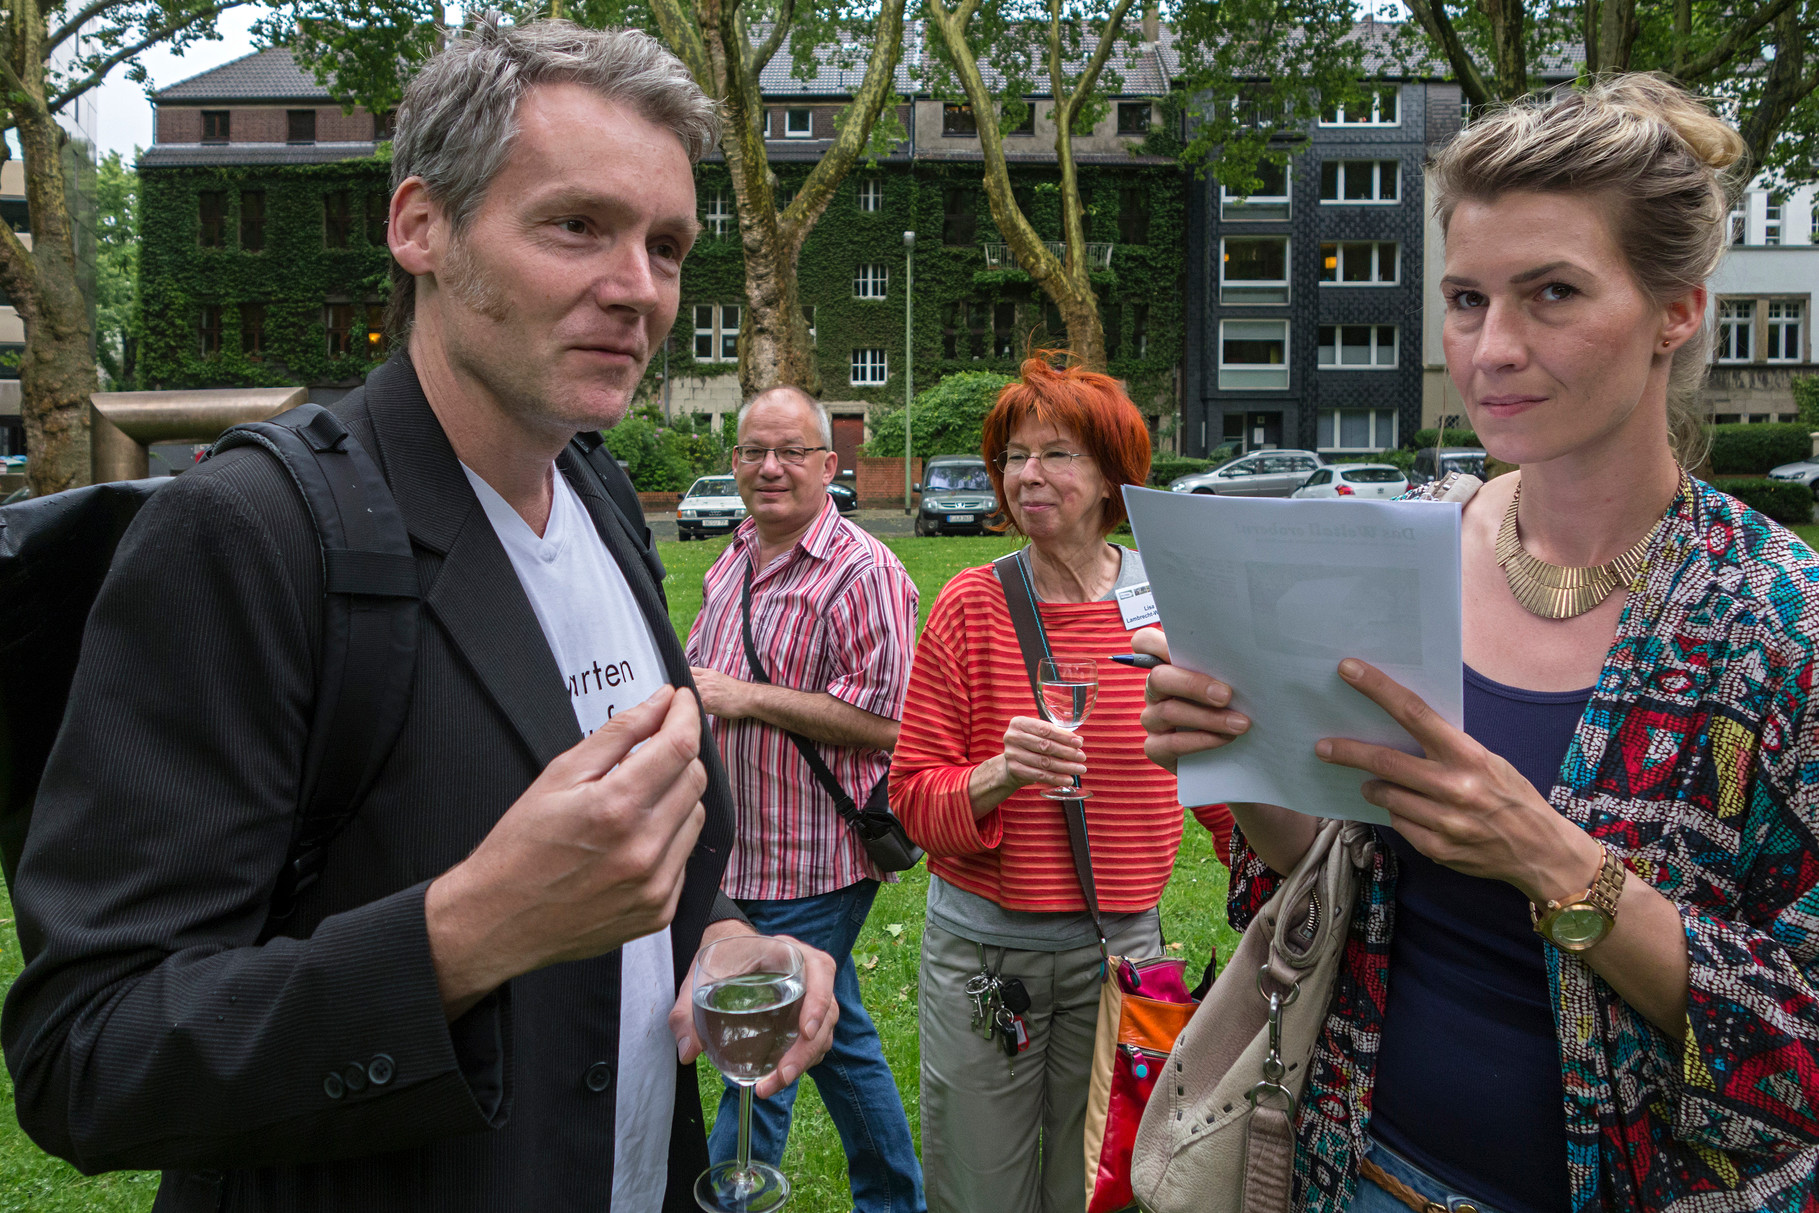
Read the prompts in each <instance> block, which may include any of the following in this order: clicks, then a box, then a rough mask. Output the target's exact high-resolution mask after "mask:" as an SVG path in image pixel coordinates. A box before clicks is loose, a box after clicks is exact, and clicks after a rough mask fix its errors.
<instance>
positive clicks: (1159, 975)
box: [1086, 956, 1217, 1213]
mask: <svg viewBox="0 0 1819 1213" xmlns="http://www.w3.org/2000/svg"><path fill="white" fill-rule="evenodd" d="M1111 967H1112V980H1110V981H1107V982H1105V983H1103V984H1102V985H1101V986H1100V987H1099V1034H1098V1037H1097V1039H1096V1040H1095V1041H1094V1043H1093V1076H1092V1085H1091V1086H1090V1087H1089V1088H1088V1091H1087V1097H1086V1213H1116V1211H1117V1210H1119V1209H1127V1208H1129V1207H1130V1206H1131V1205H1132V1204H1133V1203H1134V1202H1135V1200H1136V1198H1135V1197H1134V1196H1133V1195H1132V1194H1131V1148H1132V1146H1133V1145H1134V1144H1135V1142H1136V1140H1137V1125H1138V1123H1139V1122H1140V1121H1142V1119H1143V1108H1144V1105H1146V1104H1147V1103H1149V1097H1150V1092H1151V1091H1153V1090H1155V1088H1156V1080H1157V1078H1159V1077H1160V1076H1161V1074H1162V1066H1163V1063H1164V1062H1166V1061H1167V1060H1168V1055H1169V1050H1170V1049H1172V1048H1174V1047H1175V1037H1176V1036H1178V1035H1180V1033H1181V1030H1182V1029H1183V1028H1185V1027H1187V1021H1188V1020H1189V1019H1191V1018H1192V1017H1193V1014H1194V1008H1196V1007H1198V1006H1199V1005H1200V998H1201V997H1202V996H1203V995H1204V994H1205V992H1206V988H1207V986H1208V985H1209V984H1210V981H1211V978H1212V974H1213V970H1214V968H1216V967H1217V966H1216V965H1215V964H1213V963H1209V964H1208V965H1207V967H1206V975H1207V980H1206V981H1203V982H1202V983H1201V986H1200V988H1199V989H1196V990H1193V991H1189V990H1188V988H1187V976H1186V973H1187V962H1186V961H1183V960H1177V959H1175V958H1174V957H1169V956H1157V957H1154V958H1151V959H1148V960H1132V959H1130V958H1129V957H1119V956H1114V957H1112V958H1111Z"/></svg>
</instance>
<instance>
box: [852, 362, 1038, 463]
mask: <svg viewBox="0 0 1819 1213" xmlns="http://www.w3.org/2000/svg"><path fill="white" fill-rule="evenodd" d="M1015 382H1016V380H1014V379H1012V378H1011V377H1010V376H1009V375H999V374H995V373H993V372H991V371H962V372H961V373H960V374H958V375H949V376H948V377H947V378H946V379H943V380H942V381H941V382H940V383H937V384H936V385H935V386H934V387H931V388H926V389H924V390H923V391H920V392H918V393H916V398H915V400H914V401H913V402H912V406H913V407H912V408H911V410H910V411H911V413H912V414H914V425H915V433H914V435H913V437H914V439H915V441H914V451H915V454H916V456H917V457H918V458H923V457H926V458H933V457H934V456H936V455H977V454H978V453H979V451H980V449H981V448H982V447H983V446H984V444H985V440H984V437H983V434H982V429H983V427H984V425H985V415H986V414H987V413H989V412H991V411H992V405H994V404H996V403H998V393H999V392H1001V391H1003V390H1004V387H1005V385H1006V384H1010V383H1015ZM865 453H866V454H867V455H901V454H903V410H902V409H893V410H891V411H890V412H888V413H886V414H884V416H882V417H880V418H878V419H877V420H876V421H875V422H873V424H872V440H871V441H870V442H868V443H866V444H865Z"/></svg>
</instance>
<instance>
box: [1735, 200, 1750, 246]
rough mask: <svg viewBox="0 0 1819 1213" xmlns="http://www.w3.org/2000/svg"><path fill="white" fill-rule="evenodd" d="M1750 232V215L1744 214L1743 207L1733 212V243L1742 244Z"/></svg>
mask: <svg viewBox="0 0 1819 1213" xmlns="http://www.w3.org/2000/svg"><path fill="white" fill-rule="evenodd" d="M1748 232H1749V215H1748V214H1747V213H1745V212H1744V210H1743V208H1742V207H1738V208H1737V209H1736V210H1734V211H1732V212H1731V243H1732V244H1742V243H1743V238H1744V236H1745V235H1746V234H1747V233H1748Z"/></svg>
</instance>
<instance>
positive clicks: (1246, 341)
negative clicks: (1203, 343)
mask: <svg viewBox="0 0 1819 1213" xmlns="http://www.w3.org/2000/svg"><path fill="white" fill-rule="evenodd" d="M1219 386H1220V387H1221V388H1223V389H1250V388H1260V389H1265V390H1268V389H1286V388H1287V387H1288V321H1286V320H1221V321H1220V322H1219Z"/></svg>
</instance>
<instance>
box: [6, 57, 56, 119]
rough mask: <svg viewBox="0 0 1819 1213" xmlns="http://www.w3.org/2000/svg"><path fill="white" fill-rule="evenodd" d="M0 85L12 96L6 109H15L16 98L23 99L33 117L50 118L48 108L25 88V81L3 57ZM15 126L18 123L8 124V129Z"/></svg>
mask: <svg viewBox="0 0 1819 1213" xmlns="http://www.w3.org/2000/svg"><path fill="white" fill-rule="evenodd" d="M0 84H4V85H6V89H7V92H9V93H11V94H12V96H11V97H9V98H8V99H7V108H8V109H13V108H15V99H16V98H24V99H25V108H26V110H27V111H28V112H30V113H31V114H32V115H33V116H34V117H38V118H48V117H50V115H51V109H50V107H48V106H46V105H45V104H44V102H42V101H40V100H39V99H38V98H37V97H36V96H35V95H34V94H33V93H32V92H31V91H30V90H29V89H27V88H26V87H25V81H23V80H21V79H19V73H17V72H15V71H14V70H13V65H12V64H11V63H8V62H7V61H6V57H5V56H3V55H0ZM17 125H19V124H18V122H17V121H14V122H12V123H10V124H9V126H8V129H10V128H11V127H13V126H17Z"/></svg>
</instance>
